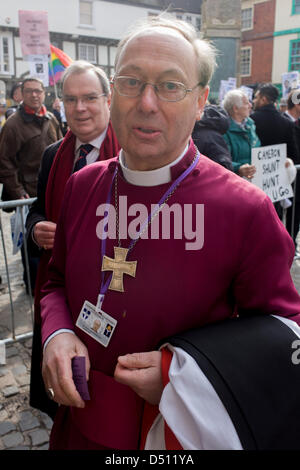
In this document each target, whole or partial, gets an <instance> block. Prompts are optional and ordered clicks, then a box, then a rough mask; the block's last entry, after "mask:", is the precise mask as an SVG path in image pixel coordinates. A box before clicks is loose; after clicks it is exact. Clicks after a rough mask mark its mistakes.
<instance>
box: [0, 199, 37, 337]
mask: <svg viewBox="0 0 300 470" xmlns="http://www.w3.org/2000/svg"><path fill="white" fill-rule="evenodd" d="M35 200H36V198H30V199H18V200H12V201H5V202H4V201H0V232H1V241H2V249H3V256H4V262H5V271H6V276H7V286H8V293H9V300H10V311H11V338H7V339H3V340H1V341H0V343H2V344H3V343H4V345H7V344H10V343H14V342H16V341H22V340H26V339H28V338H31V337H32V335H33V331H29V332H28V333H24V334H19V335H16V325H15V309H14V303H13V296H12V285H11V278H10V273H9V266H8V257H7V249H6V246H5V239H4V232H3V224H2V217H1V215H2V210H3V209H15V208H17V207H24V206H30V205H31V204H32V203H33V202H34V201H35ZM21 223H22V232H23V246H24V255H25V256H24V257H25V269H26V274H27V281H28V291H29V303H30V312H31V323H32V327H33V297H32V286H31V282H30V272H29V258H28V249H27V240H26V236H25V220H24V217H23V212H22V211H21Z"/></svg>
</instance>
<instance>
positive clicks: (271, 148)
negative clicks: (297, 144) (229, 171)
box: [252, 144, 293, 202]
mask: <svg viewBox="0 0 300 470" xmlns="http://www.w3.org/2000/svg"><path fill="white" fill-rule="evenodd" d="M285 163H286V144H280V145H268V146H266V147H257V148H253V149H252V165H254V166H255V168H256V173H255V175H254V177H253V179H252V183H253V184H255V185H256V186H258V187H259V188H261V189H262V190H263V191H264V192H265V193H266V194H267V195H268V196H269V197H270V199H271V201H272V202H277V201H282V200H283V199H286V198H289V197H293V188H292V186H291V185H290V183H289V181H288V176H287V171H286V168H285Z"/></svg>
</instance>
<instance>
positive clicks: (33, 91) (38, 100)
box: [22, 80, 45, 112]
mask: <svg viewBox="0 0 300 470" xmlns="http://www.w3.org/2000/svg"><path fill="white" fill-rule="evenodd" d="M22 96H23V103H24V104H26V105H27V106H29V108H31V109H33V110H34V111H35V112H38V111H39V110H40V109H41V107H42V105H43V103H44V99H45V92H44V89H43V87H42V85H41V84H40V83H39V82H36V81H34V80H33V81H30V82H26V83H25V84H24V88H23V93H22Z"/></svg>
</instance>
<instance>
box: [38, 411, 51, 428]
mask: <svg viewBox="0 0 300 470" xmlns="http://www.w3.org/2000/svg"><path fill="white" fill-rule="evenodd" d="M40 416H41V419H42V421H43V423H44V425H45V426H46V428H47V429H48V430H49V431H51V429H52V426H53V421H52V419H51V418H50V416H48V415H47V414H46V413H42V412H40Z"/></svg>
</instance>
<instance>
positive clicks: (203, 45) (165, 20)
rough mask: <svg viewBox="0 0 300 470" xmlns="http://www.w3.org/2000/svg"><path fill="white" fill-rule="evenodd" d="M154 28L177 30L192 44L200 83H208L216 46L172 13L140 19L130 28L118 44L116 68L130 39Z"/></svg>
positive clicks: (213, 64)
mask: <svg viewBox="0 0 300 470" xmlns="http://www.w3.org/2000/svg"><path fill="white" fill-rule="evenodd" d="M154 28H169V29H171V30H174V31H177V32H178V33H179V34H181V36H183V37H184V38H185V39H186V40H187V41H188V42H190V43H191V44H192V46H193V48H194V51H195V54H196V57H197V62H198V63H197V69H198V77H199V85H201V86H202V87H205V86H206V85H208V83H209V82H210V80H211V78H212V76H213V73H214V70H215V67H216V55H217V52H216V49H215V47H214V46H213V45H212V44H211V43H210V42H209V41H207V40H205V39H200V38H199V37H198V35H197V31H196V30H195V28H194V27H193V26H192V25H191V24H189V23H186V22H185V21H181V20H177V19H176V18H174V17H173V16H171V15H170V16H166V15H165V14H163V15H158V16H153V17H149V18H145V19H142V20H139V21H138V22H136V23H135V24H134V25H133V26H132V27H131V28H130V30H129V31H128V33H127V34H126V36H125V37H124V38H123V39H122V40H121V41H120V42H119V44H118V48H117V53H116V59H115V70H117V66H118V62H119V59H120V55H121V53H122V51H123V49H124V47H125V46H126V44H127V43H128V41H129V40H130V39H131V38H133V37H134V36H136V35H138V34H140V33H143V32H144V31H149V30H152V29H154Z"/></svg>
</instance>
